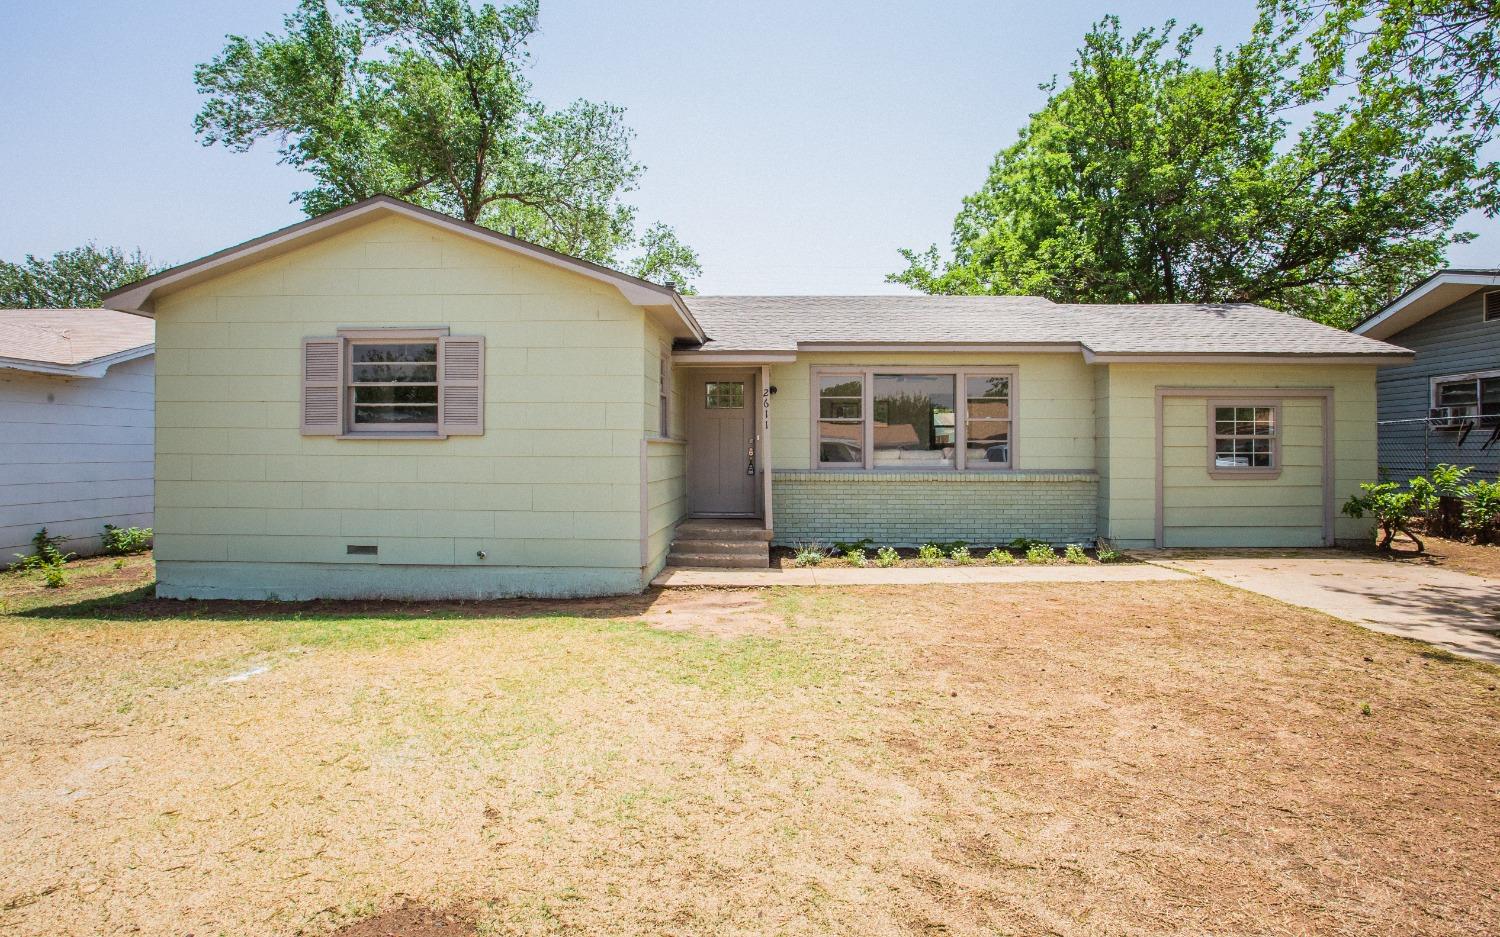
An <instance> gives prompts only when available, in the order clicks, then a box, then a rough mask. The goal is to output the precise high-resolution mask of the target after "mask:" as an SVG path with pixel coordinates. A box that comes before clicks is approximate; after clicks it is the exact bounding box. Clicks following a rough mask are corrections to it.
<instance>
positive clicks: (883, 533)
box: [772, 470, 1098, 547]
mask: <svg viewBox="0 0 1500 937" xmlns="http://www.w3.org/2000/svg"><path fill="white" fill-rule="evenodd" d="M772 481H773V485H772V491H773V498H774V509H775V513H776V525H775V541H774V542H775V543H777V544H779V545H783V546H792V545H796V544H803V543H820V544H825V545H826V544H828V543H831V542H834V541H838V540H845V541H853V540H860V539H863V538H866V537H868V538H869V539H871V540H873V541H875V543H876V544H877V545H880V546H887V545H889V546H897V547H915V546H920V545H921V544H923V543H928V542H933V541H952V540H966V541H968V542H970V543H975V544H996V543H1006V542H1009V541H1010V540H1012V539H1014V538H1016V537H1034V538H1036V539H1039V540H1046V541H1047V542H1049V543H1054V544H1065V543H1092V542H1093V540H1094V538H1095V534H1096V515H1097V505H1098V501H1097V499H1098V476H1097V475H1096V474H1095V473H1094V472H1092V471H1076V472H1069V471H1037V472H1014V473H1011V472H1007V473H994V474H983V473H978V472H975V473H962V474H960V473H956V472H946V473H941V472H911V473H908V472H900V473H897V472H886V473H882V472H828V471H795V470H778V471H776V473H775V475H774V478H773V480H772Z"/></svg>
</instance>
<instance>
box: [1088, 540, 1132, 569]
mask: <svg viewBox="0 0 1500 937" xmlns="http://www.w3.org/2000/svg"><path fill="white" fill-rule="evenodd" d="M1094 555H1095V556H1097V557H1098V558H1099V562H1101V563H1118V562H1120V561H1121V560H1123V559H1124V558H1125V554H1123V553H1121V552H1120V551H1119V550H1116V549H1115V546H1114V544H1112V543H1110V542H1109V541H1108V540H1103V539H1101V540H1100V541H1099V543H1098V544H1097V545H1096V546H1095V547H1094Z"/></svg>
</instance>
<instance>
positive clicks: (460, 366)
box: [438, 336, 484, 436]
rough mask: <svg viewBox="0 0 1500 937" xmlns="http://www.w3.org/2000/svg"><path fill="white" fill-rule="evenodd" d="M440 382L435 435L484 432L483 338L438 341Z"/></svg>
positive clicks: (476, 434)
mask: <svg viewBox="0 0 1500 937" xmlns="http://www.w3.org/2000/svg"><path fill="white" fill-rule="evenodd" d="M438 355H439V359H440V360H441V362H442V367H440V368H439V369H438V380H439V382H440V383H441V395H440V397H439V410H440V411H441V413H440V416H439V418H438V432H439V433H441V434H443V435H446V436H479V435H482V434H483V433H484V338H483V337H482V336H454V337H451V338H441V339H438Z"/></svg>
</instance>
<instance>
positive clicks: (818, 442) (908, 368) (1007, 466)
mask: <svg viewBox="0 0 1500 937" xmlns="http://www.w3.org/2000/svg"><path fill="white" fill-rule="evenodd" d="M877 374H936V375H942V376H943V377H948V376H951V377H952V378H953V389H954V410H955V414H954V418H955V422H956V424H957V425H956V432H955V434H954V437H955V438H954V450H953V465H952V466H951V467H950V466H934V465H914V466H911V467H895V466H881V467H879V468H876V467H875V375H877ZM840 376H843V377H857V378H859V379H860V382H861V383H860V395H861V399H860V424H861V427H862V434H861V445H862V451H863V453H864V463H863V464H858V463H853V462H824V461H822V451H823V448H822V431H821V429H820V427H819V423H820V422H822V410H821V407H820V404H821V396H822V395H821V394H820V392H819V384H820V383H821V379H822V378H824V377H840ZM970 377H1003V378H1005V379H1006V380H1007V381H1009V385H1008V390H1009V395H1010V401H1009V402H1010V460H1009V461H1008V462H1005V463H996V462H980V463H978V464H977V465H969V464H967V462H968V459H967V453H968V444H969V439H968V434H969V385H968V379H969V378H970ZM1019 387H1020V368H1018V367H1017V366H1015V365H959V366H949V367H943V366H933V365H926V366H923V365H811V366H810V381H809V384H808V397H810V398H811V406H810V414H811V417H812V422H811V424H810V426H809V429H810V431H811V443H812V452H811V454H810V459H811V464H812V467H813V468H814V469H816V470H818V471H825V472H876V471H879V472H901V473H908V474H909V473H912V472H1013V471H1016V470H1017V469H1018V468H1019V466H1020V461H1019V456H1018V447H1017V443H1018V441H1019V434H1018V433H1017V428H1018V427H1019V426H1020V422H1021V408H1020V395H1019V393H1018V390H1019Z"/></svg>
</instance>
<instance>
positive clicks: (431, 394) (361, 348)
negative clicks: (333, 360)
mask: <svg viewBox="0 0 1500 937" xmlns="http://www.w3.org/2000/svg"><path fill="white" fill-rule="evenodd" d="M349 392H350V394H351V396H352V401H351V404H352V405H351V407H350V411H349V412H350V413H351V414H352V418H353V424H354V426H355V427H360V426H366V427H368V426H389V427H394V428H397V429H401V430H416V429H435V428H436V427H437V423H438V414H437V410H438V385H437V342H378V343H377V342H352V343H350V345H349Z"/></svg>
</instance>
